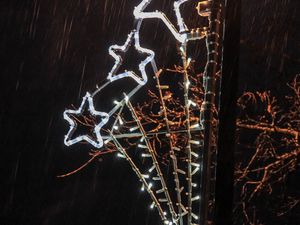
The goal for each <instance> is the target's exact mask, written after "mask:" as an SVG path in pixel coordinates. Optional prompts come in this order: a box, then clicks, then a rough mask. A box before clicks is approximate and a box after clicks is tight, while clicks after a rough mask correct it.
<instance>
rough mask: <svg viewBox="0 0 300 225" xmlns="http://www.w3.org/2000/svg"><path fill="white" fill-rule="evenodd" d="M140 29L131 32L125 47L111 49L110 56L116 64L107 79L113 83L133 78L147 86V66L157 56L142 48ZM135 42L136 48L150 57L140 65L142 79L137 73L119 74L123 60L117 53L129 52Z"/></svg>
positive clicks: (117, 46) (111, 47) (115, 46)
mask: <svg viewBox="0 0 300 225" xmlns="http://www.w3.org/2000/svg"><path fill="white" fill-rule="evenodd" d="M139 27H140V25H138V29H137V30H133V31H132V32H130V34H129V35H128V38H127V40H126V42H125V44H124V45H122V46H119V45H112V46H110V47H109V54H110V55H111V56H112V57H113V58H114V59H115V64H114V66H113V68H112V70H111V71H110V73H109V74H108V77H107V79H108V80H110V81H111V82H113V81H115V80H119V79H122V78H124V77H131V78H132V79H134V80H135V81H136V82H137V83H138V84H139V85H145V84H146V83H147V81H148V77H147V74H146V66H147V64H148V63H150V62H153V63H154V56H155V54H154V52H153V51H152V50H150V49H146V48H142V47H141V45H140V38H139ZM133 41H134V48H135V49H136V50H137V51H138V52H140V53H145V54H147V55H148V56H147V58H146V59H145V60H143V61H142V62H140V64H139V72H140V74H141V77H140V76H138V75H137V73H136V71H125V72H122V73H119V74H118V69H119V67H120V66H121V64H122V62H123V59H122V57H121V56H120V55H118V54H117V53H116V51H121V52H127V51H128V49H129V47H130V46H131V43H132V42H133ZM152 67H153V65H152ZM153 69H154V71H155V68H153Z"/></svg>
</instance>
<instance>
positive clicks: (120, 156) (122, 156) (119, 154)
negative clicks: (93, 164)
mask: <svg viewBox="0 0 300 225" xmlns="http://www.w3.org/2000/svg"><path fill="white" fill-rule="evenodd" d="M117 156H118V157H119V158H123V159H125V158H126V157H125V155H123V154H121V153H118V154H117Z"/></svg>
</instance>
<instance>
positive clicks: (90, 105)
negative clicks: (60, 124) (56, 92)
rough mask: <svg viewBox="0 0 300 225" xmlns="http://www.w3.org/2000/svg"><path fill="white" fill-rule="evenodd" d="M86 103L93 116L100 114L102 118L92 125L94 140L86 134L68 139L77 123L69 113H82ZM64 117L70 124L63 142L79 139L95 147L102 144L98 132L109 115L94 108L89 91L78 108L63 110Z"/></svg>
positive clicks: (68, 143) (73, 142) (70, 143)
mask: <svg viewBox="0 0 300 225" xmlns="http://www.w3.org/2000/svg"><path fill="white" fill-rule="evenodd" d="M86 103H88V111H89V112H90V114H91V115H93V116H100V117H101V118H102V120H101V122H100V123H99V124H97V125H96V126H95V127H94V133H95V135H96V140H93V139H92V138H91V137H90V136H88V135H82V136H78V137H76V138H73V139H70V136H72V134H73V133H74V131H75V130H76V127H77V124H76V121H74V120H73V119H71V117H70V116H69V115H82V113H83V111H84V109H83V108H84V106H85V104H86ZM64 119H65V120H67V121H68V122H69V124H70V129H69V132H68V134H67V135H65V140H64V143H65V145H67V146H70V145H73V144H76V143H78V142H81V141H87V142H88V143H90V144H91V145H93V146H94V147H96V148H101V147H102V146H103V139H102V137H101V134H100V130H101V128H102V127H103V126H104V125H105V124H106V123H107V122H108V119H109V115H108V114H107V113H105V112H98V111H96V110H95V108H94V103H93V98H92V96H91V94H90V93H88V92H87V94H86V95H85V96H84V97H83V99H82V102H81V105H80V107H79V109H78V110H71V109H68V110H66V111H65V112H64Z"/></svg>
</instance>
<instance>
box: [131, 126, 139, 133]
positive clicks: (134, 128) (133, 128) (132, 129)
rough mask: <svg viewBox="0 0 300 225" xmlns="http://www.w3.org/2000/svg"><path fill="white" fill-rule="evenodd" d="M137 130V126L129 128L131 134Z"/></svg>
mask: <svg viewBox="0 0 300 225" xmlns="http://www.w3.org/2000/svg"><path fill="white" fill-rule="evenodd" d="M138 128H139V127H138V126H136V127H131V128H130V129H129V131H130V132H132V131H135V130H137V129H138Z"/></svg>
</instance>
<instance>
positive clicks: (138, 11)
mask: <svg viewBox="0 0 300 225" xmlns="http://www.w3.org/2000/svg"><path fill="white" fill-rule="evenodd" d="M187 1H190V0H177V1H174V4H173V7H174V8H173V9H174V11H175V14H176V18H177V25H178V26H179V31H178V30H177V29H176V28H175V26H174V25H173V24H172V23H171V22H170V20H169V19H168V17H167V16H166V14H164V13H163V12H159V11H155V12H144V10H145V9H146V8H147V6H148V5H149V4H150V3H151V2H152V0H143V1H142V2H141V3H140V4H139V5H138V6H136V7H135V8H134V11H133V15H134V17H135V18H136V19H153V18H156V19H160V20H162V21H163V23H164V24H165V25H166V26H167V27H168V29H169V30H170V31H171V33H172V34H173V36H174V37H175V38H176V40H177V41H179V42H180V43H185V42H187V41H188V35H187V34H186V33H185V32H187V31H188V29H187V27H186V25H185V23H184V21H183V18H182V16H181V12H180V6H181V5H182V4H184V3H186V2H187Z"/></svg>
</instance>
